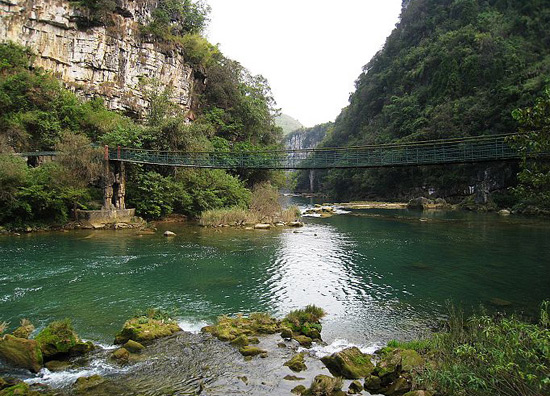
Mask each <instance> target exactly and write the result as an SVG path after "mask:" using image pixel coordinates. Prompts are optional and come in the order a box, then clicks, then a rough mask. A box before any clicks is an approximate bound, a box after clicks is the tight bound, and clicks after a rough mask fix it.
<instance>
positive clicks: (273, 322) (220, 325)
mask: <svg viewBox="0 0 550 396" xmlns="http://www.w3.org/2000/svg"><path fill="white" fill-rule="evenodd" d="M280 330H281V327H280V321H279V320H277V319H275V318H273V317H271V316H270V315H268V314H263V313H253V314H251V315H250V316H248V317H245V316H242V315H238V316H236V317H233V318H231V317H228V316H221V317H219V318H218V321H217V323H216V324H215V325H213V326H206V327H203V328H202V331H203V332H205V333H210V334H212V335H213V336H215V337H216V338H218V339H219V340H221V341H233V340H235V339H238V338H239V337H242V336H247V337H248V336H257V335H263V334H274V333H277V332H278V331H280ZM241 340H243V339H242V338H241ZM239 342H240V341H239Z"/></svg>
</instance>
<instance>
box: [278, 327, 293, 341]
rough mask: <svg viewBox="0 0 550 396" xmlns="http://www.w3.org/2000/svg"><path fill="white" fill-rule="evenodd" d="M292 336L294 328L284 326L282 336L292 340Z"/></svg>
mask: <svg viewBox="0 0 550 396" xmlns="http://www.w3.org/2000/svg"><path fill="white" fill-rule="evenodd" d="M292 336H293V334H292V330H291V329H289V328H288V327H283V329H282V330H281V337H282V338H284V339H285V340H290V339H291V338H292Z"/></svg>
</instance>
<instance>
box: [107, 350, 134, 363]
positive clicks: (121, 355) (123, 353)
mask: <svg viewBox="0 0 550 396" xmlns="http://www.w3.org/2000/svg"><path fill="white" fill-rule="evenodd" d="M111 358H113V359H114V360H116V361H117V362H119V363H128V361H129V360H130V352H128V350H127V349H126V348H119V349H117V350H116V351H114V352H113V354H112V355H111Z"/></svg>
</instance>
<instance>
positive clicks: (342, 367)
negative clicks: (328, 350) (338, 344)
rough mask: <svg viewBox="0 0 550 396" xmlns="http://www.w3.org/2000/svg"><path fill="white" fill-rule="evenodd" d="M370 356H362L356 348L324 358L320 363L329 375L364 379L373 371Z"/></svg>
mask: <svg viewBox="0 0 550 396" xmlns="http://www.w3.org/2000/svg"><path fill="white" fill-rule="evenodd" d="M371 359H372V356H371V355H367V354H364V353H363V352H361V351H360V350H359V348H357V347H351V348H346V349H344V350H343V351H340V352H336V353H333V354H332V355H329V356H325V357H323V358H322V359H321V361H322V362H323V363H324V364H325V366H327V368H328V369H329V371H330V373H331V374H332V375H335V376H339V377H344V378H347V379H359V378H365V377H367V376H369V375H371V373H372V372H373V370H374V365H373V364H372V362H371Z"/></svg>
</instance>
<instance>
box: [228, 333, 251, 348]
mask: <svg viewBox="0 0 550 396" xmlns="http://www.w3.org/2000/svg"><path fill="white" fill-rule="evenodd" d="M230 344H231V345H233V346H236V347H243V346H246V345H248V344H250V341H249V340H248V337H247V336H245V335H244V334H241V335H240V336H238V337H237V338H235V339H234V340H233V341H231V342H230Z"/></svg>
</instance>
